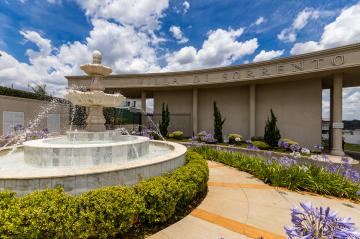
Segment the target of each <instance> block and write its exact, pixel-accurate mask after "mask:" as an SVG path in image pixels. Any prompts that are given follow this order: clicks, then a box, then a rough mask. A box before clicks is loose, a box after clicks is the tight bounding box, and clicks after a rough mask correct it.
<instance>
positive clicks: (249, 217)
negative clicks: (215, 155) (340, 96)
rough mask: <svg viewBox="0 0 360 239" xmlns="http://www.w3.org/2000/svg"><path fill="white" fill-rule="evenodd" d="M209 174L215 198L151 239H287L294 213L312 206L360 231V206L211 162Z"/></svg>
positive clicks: (210, 187) (209, 194) (212, 197)
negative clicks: (331, 212) (308, 204)
mask: <svg viewBox="0 0 360 239" xmlns="http://www.w3.org/2000/svg"><path fill="white" fill-rule="evenodd" d="M209 169H210V179H209V183H208V185H209V192H208V194H207V196H206V198H205V199H204V201H203V202H202V203H201V204H200V205H199V207H198V208H196V209H195V210H193V211H192V212H191V214H190V215H188V216H186V217H185V218H183V219H182V220H180V221H178V222H177V223H175V224H173V225H171V226H169V227H167V228H165V229H164V230H162V231H160V232H158V233H156V234H155V235H153V236H151V237H149V238H150V239H187V238H189V239H192V238H194V239H220V238H224V239H235V238H236V239H243V238H256V239H258V238H259V237H260V236H262V237H263V238H264V239H273V238H274V239H275V238H276V239H277V238H284V239H285V238H286V235H285V233H284V229H283V227H284V226H285V225H291V223H290V208H292V207H293V206H297V205H299V202H308V201H311V202H313V204H314V205H316V206H330V207H331V209H332V210H334V211H337V212H338V214H339V215H340V216H342V217H349V216H350V217H351V218H352V220H353V222H355V224H356V225H357V226H358V227H359V226H360V204H355V203H352V202H350V201H347V200H339V199H336V198H333V199H331V198H326V197H321V196H316V195H310V194H308V193H295V192H291V191H288V190H285V189H278V188H274V187H270V186H268V185H266V184H264V183H263V182H262V181H260V180H258V179H256V178H254V177H253V176H252V175H250V174H248V173H244V172H241V171H238V170H236V169H233V168H230V167H227V166H225V165H222V164H219V163H214V162H209Z"/></svg>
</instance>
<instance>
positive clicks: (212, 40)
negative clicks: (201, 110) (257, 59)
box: [163, 28, 258, 71]
mask: <svg viewBox="0 0 360 239" xmlns="http://www.w3.org/2000/svg"><path fill="white" fill-rule="evenodd" d="M243 31H244V29H243V28H239V29H236V30H233V29H229V30H224V29H217V30H215V31H210V32H209V33H208V39H207V40H205V41H204V42H203V45H202V48H201V49H199V50H196V49H195V48H194V47H192V46H187V47H183V48H182V49H180V50H179V51H176V52H173V53H170V54H168V55H167V56H166V62H167V66H166V67H165V68H164V69H163V70H165V71H169V70H170V71H174V70H189V69H199V68H205V67H213V66H224V65H229V64H231V63H233V62H234V61H236V60H238V59H240V58H242V57H243V56H245V55H250V54H253V53H254V51H255V50H256V49H257V48H258V42H257V39H256V38H253V39H250V40H247V41H244V42H240V41H237V38H238V37H239V36H241V34H242V33H243Z"/></svg>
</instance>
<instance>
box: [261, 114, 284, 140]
mask: <svg viewBox="0 0 360 239" xmlns="http://www.w3.org/2000/svg"><path fill="white" fill-rule="evenodd" d="M276 123H277V118H276V116H275V114H274V112H273V110H272V109H270V119H269V118H268V119H267V121H266V125H265V133H264V140H265V142H266V143H267V144H268V145H270V146H271V147H276V146H277V145H278V142H279V140H280V138H281V135H280V130H279V128H278V127H277V125H276Z"/></svg>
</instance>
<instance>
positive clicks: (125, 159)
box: [0, 51, 186, 195]
mask: <svg viewBox="0 0 360 239" xmlns="http://www.w3.org/2000/svg"><path fill="white" fill-rule="evenodd" d="M81 69H82V70H83V71H84V72H85V73H86V74H88V75H89V76H90V77H91V84H90V87H89V91H86V92H82V91H77V90H69V91H68V92H67V94H66V98H67V99H68V100H69V101H71V102H72V103H73V104H75V105H80V106H86V107H87V108H88V118H87V121H86V122H87V127H86V131H71V132H67V135H66V136H62V137H57V138H49V139H39V140H32V141H27V142H25V143H23V146H24V147H23V151H22V152H18V153H15V154H11V155H9V154H6V155H3V156H1V154H0V190H5V189H9V190H13V191H16V192H18V193H19V194H20V195H22V194H27V193H29V192H31V191H33V190H36V189H45V188H51V187H55V186H59V185H60V186H63V187H64V188H65V191H69V192H71V193H81V192H83V191H86V190H89V189H93V188H99V187H103V186H109V185H117V184H126V185H131V184H134V183H137V182H138V181H139V180H141V179H143V178H149V177H153V176H157V175H160V174H163V173H167V172H169V171H171V170H173V169H175V168H177V167H179V166H181V165H183V164H184V162H185V159H184V157H185V156H184V155H185V152H186V148H185V147H184V146H182V145H179V144H175V143H170V142H161V141H150V140H149V138H147V137H141V136H133V135H123V133H124V132H123V131H121V130H113V131H105V125H104V124H105V119H104V116H103V107H116V106H119V105H120V104H121V102H122V101H123V100H124V99H125V98H124V96H122V95H121V94H106V93H104V87H103V84H102V81H103V79H104V77H106V76H108V75H109V74H111V72H112V70H111V68H109V67H106V66H103V65H101V53H100V52H98V51H95V52H94V54H93V63H92V64H85V65H82V66H81Z"/></svg>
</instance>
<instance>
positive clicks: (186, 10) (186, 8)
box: [182, 1, 190, 14]
mask: <svg viewBox="0 0 360 239" xmlns="http://www.w3.org/2000/svg"><path fill="white" fill-rule="evenodd" d="M182 5H183V8H184V10H183V11H184V14H185V13H187V12H188V11H189V9H190V3H189V2H188V1H185V2H183V4H182Z"/></svg>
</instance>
